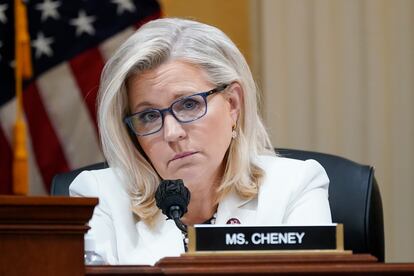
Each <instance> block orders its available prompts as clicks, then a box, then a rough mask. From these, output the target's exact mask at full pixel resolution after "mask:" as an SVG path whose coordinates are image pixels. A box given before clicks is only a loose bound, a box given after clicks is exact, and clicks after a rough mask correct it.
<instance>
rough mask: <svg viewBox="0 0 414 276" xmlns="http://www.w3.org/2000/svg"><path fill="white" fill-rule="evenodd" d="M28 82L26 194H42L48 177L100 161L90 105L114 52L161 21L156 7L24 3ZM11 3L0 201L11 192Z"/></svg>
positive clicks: (76, 0) (4, 39)
mask: <svg viewBox="0 0 414 276" xmlns="http://www.w3.org/2000/svg"><path fill="white" fill-rule="evenodd" d="M25 2H26V6H27V16H28V27H29V33H30V38H31V50H32V63H33V75H34V76H33V78H32V79H31V80H30V81H27V82H26V83H25V84H24V93H23V107H24V113H25V117H24V119H25V121H26V124H27V148H28V151H29V194H31V195H38V194H47V193H48V192H49V191H50V183H51V179H52V178H53V176H54V175H55V174H57V173H60V172H65V171H68V170H71V169H74V168H78V167H81V166H85V165H88V164H92V163H96V162H100V161H102V160H103V156H102V153H101V150H100V146H99V141H98V132H97V127H96V113H95V111H96V110H95V99H96V94H97V89H98V85H99V76H100V72H101V70H102V68H103V65H104V63H105V61H106V60H107V59H108V58H109V57H110V55H111V54H112V53H113V51H114V50H115V49H116V48H117V47H118V46H119V45H120V44H121V43H122V42H123V41H124V40H125V39H126V38H127V37H128V36H129V35H131V34H132V33H133V32H134V30H135V29H136V28H138V27H139V26H140V25H142V24H143V23H145V22H147V21H149V20H151V19H155V18H158V17H159V16H160V6H159V4H158V2H157V1H155V0H38V1H25ZM13 6H14V1H13V0H6V1H5V0H0V194H10V193H11V191H12V159H13V152H12V140H13V137H12V130H13V124H14V122H15V116H16V98H15V92H14V86H15V83H14V82H15V81H14V73H13V72H14V71H13V70H14V11H13V9H14V8H13Z"/></svg>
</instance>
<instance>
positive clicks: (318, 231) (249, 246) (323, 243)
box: [185, 224, 352, 255]
mask: <svg viewBox="0 0 414 276" xmlns="http://www.w3.org/2000/svg"><path fill="white" fill-rule="evenodd" d="M188 238H189V244H188V252H187V253H185V254H187V255H200V254H201V255H203V254H207V255H208V254H212V253H213V254H217V253H224V254H228V253H230V254H232V253H241V254H243V253H250V254H251V253H253V252H254V253H255V254H256V253H265V254H267V253H289V252H297V253H299V252H300V253H303V252H318V253H322V252H327V253H333V252H335V253H346V254H350V253H352V252H351V251H345V250H344V236H343V225H342V224H329V225H317V226H313V225H312V226H290V225H289V226H287V225H281V226H248V225H234V224H231V225H209V224H197V225H194V226H190V227H188Z"/></svg>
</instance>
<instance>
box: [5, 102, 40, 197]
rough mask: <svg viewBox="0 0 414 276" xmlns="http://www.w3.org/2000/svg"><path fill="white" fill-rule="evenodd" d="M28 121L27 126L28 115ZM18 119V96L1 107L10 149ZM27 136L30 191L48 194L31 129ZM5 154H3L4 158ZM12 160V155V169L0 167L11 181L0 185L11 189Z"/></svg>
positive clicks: (31, 192) (34, 193)
mask: <svg viewBox="0 0 414 276" xmlns="http://www.w3.org/2000/svg"><path fill="white" fill-rule="evenodd" d="M23 119H24V120H25V122H26V126H27V119H26V117H24V118H23ZM15 121H16V98H14V99H13V100H11V101H9V102H8V103H7V104H5V105H3V106H2V107H1V109H0V124H1V129H2V130H3V134H4V136H5V139H6V141H7V143H8V145H10V150H12V148H11V145H12V130H13V126H14V124H15ZM26 134H27V136H26V146H27V151H28V155H29V192H30V194H31V195H44V194H47V192H46V187H45V185H44V184H43V180H42V177H41V176H40V171H39V168H38V166H37V163H36V160H35V156H34V154H33V147H32V139H31V136H30V131H27V133H26ZM2 157H3V156H1V158H2ZM5 160H6V157H5V158H4V159H3V158H2V161H3V162H5ZM12 161H13V158H12V156H11V157H10V159H9V162H10V164H9V165H8V166H9V167H10V171H6V167H4V166H1V167H0V173H1V174H3V173H4V174H6V173H7V174H8V175H10V181H11V182H10V183H0V185H7V186H8V187H10V189H12V183H13V182H12V179H11V177H12V171H11V169H12Z"/></svg>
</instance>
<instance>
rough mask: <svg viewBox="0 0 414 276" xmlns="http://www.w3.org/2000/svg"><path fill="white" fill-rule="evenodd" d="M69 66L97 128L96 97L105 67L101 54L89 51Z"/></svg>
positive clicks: (97, 51) (73, 60)
mask: <svg viewBox="0 0 414 276" xmlns="http://www.w3.org/2000/svg"><path fill="white" fill-rule="evenodd" d="M69 64H70V67H71V68H72V71H73V73H74V76H75V79H76V82H77V83H78V87H79V88H80V91H81V92H82V94H83V99H84V100H85V102H86V105H87V106H88V109H89V112H90V115H91V117H92V119H93V122H94V123H95V126H97V121H96V96H97V93H98V88H99V87H98V86H99V78H100V75H101V71H102V68H103V67H104V61H103V58H102V56H101V53H100V52H99V50H98V49H97V48H93V49H89V50H87V51H85V52H83V53H81V54H79V55H77V56H76V57H75V58H73V59H71V60H70V62H69ZM85 72H88V74H85Z"/></svg>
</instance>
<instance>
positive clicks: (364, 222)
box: [276, 149, 385, 262]
mask: <svg viewBox="0 0 414 276" xmlns="http://www.w3.org/2000/svg"><path fill="white" fill-rule="evenodd" d="M276 152H277V153H278V154H279V155H280V156H283V157H288V158H293V159H300V160H307V159H315V160H316V161H318V162H319V163H320V164H321V165H322V166H323V167H324V168H325V170H326V173H327V174H328V177H329V180H330V185H329V204H330V207H331V213H332V221H333V222H337V223H343V224H344V236H345V244H344V246H345V249H349V250H352V251H353V252H354V253H370V254H371V255H374V256H375V257H377V258H378V260H379V261H381V262H383V261H384V250H385V248H384V222H383V211H382V201H381V195H380V191H379V188H378V184H377V181H376V179H375V176H374V168H373V167H371V166H366V165H361V164H358V163H355V162H353V161H351V160H348V159H345V158H343V157H340V156H335V155H331V154H326V153H319V152H313V151H304V150H294V149H277V150H276Z"/></svg>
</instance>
